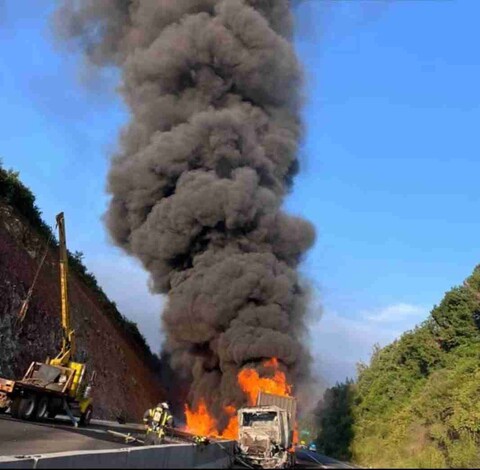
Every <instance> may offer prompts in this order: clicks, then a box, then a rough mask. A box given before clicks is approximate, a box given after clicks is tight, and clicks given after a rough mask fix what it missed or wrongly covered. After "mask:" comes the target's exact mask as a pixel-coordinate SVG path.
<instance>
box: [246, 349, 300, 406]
mask: <svg viewBox="0 0 480 470" xmlns="http://www.w3.org/2000/svg"><path fill="white" fill-rule="evenodd" d="M263 365H264V366H265V367H268V368H272V369H274V370H275V374H274V376H273V377H271V378H264V377H260V376H259V375H258V372H257V371H256V370H254V369H243V370H241V371H240V372H239V374H238V384H239V385H240V388H241V389H242V390H243V391H244V392H245V393H246V394H247V396H248V402H249V405H252V406H253V405H256V403H257V398H258V394H259V393H260V392H265V393H272V394H274V395H281V396H283V397H285V396H287V397H289V396H290V394H291V391H292V387H291V386H290V385H289V384H288V383H287V378H286V377H285V374H284V373H283V372H282V371H280V370H278V360H277V358H275V357H273V358H272V359H270V360H268V361H265V362H264V363H263Z"/></svg>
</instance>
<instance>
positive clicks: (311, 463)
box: [295, 449, 357, 468]
mask: <svg viewBox="0 0 480 470" xmlns="http://www.w3.org/2000/svg"><path fill="white" fill-rule="evenodd" d="M295 455H296V458H297V464H296V467H297V468H357V467H354V466H353V465H351V464H348V463H345V462H340V461H339V460H335V459H332V458H331V457H327V456H326V455H322V454H317V452H313V451H311V450H307V449H297V450H296V451H295Z"/></svg>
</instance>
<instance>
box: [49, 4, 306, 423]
mask: <svg viewBox="0 0 480 470" xmlns="http://www.w3.org/2000/svg"><path fill="white" fill-rule="evenodd" d="M55 23H56V28H57V31H58V32H59V33H60V35H61V36H62V37H63V38H65V39H67V40H69V41H73V42H74V43H76V44H78V45H80V46H81V48H82V50H83V51H84V53H85V56H86V58H87V60H88V62H89V63H90V64H94V65H97V66H116V67H119V68H120V69H121V71H122V85H121V94H122V96H123V98H124V100H125V102H126V104H127V105H128V108H129V110H130V113H131V122H130V124H129V125H128V126H127V128H126V129H124V130H123V132H122V134H121V137H120V150H119V153H118V154H117V155H116V156H114V158H113V160H112V164H111V169H110V174H109V181H108V191H109V193H110V194H111V196H112V199H111V203H110V207H109V210H108V213H107V214H106V221H107V225H108V228H109V231H110V233H111V235H112V237H113V239H114V240H115V242H116V243H117V244H118V245H119V246H121V247H122V248H123V249H124V250H125V251H126V252H127V253H129V254H130V255H132V256H135V257H137V258H139V259H140V260H141V261H142V263H143V265H144V266H145V268H146V269H148V271H149V272H150V274H151V279H152V286H153V290H154V291H155V292H161V293H168V305H167V308H166V310H165V312H164V314H163V328H164V330H165V333H166V337H167V340H166V344H165V349H166V351H167V352H168V354H169V355H170V357H171V360H172V366H173V367H174V370H176V371H177V372H178V371H181V372H183V373H184V374H185V375H186V376H187V377H188V380H189V382H190V384H191V385H190V395H189V399H190V402H191V403H192V404H193V405H195V404H196V403H198V400H199V399H200V398H201V397H203V398H205V399H206V400H207V403H208V404H209V406H210V408H211V410H212V411H213V412H214V413H215V414H216V416H217V417H219V418H221V415H222V409H223V406H224V405H229V404H233V405H236V406H238V405H240V404H242V403H243V402H244V396H243V394H242V392H241V391H240V390H239V389H238V387H237V384H236V375H237V373H238V372H239V370H240V369H241V368H243V367H256V368H259V369H261V365H260V364H261V362H262V360H264V359H265V358H270V357H272V356H275V357H277V358H278V359H279V361H280V363H281V365H282V368H283V369H284V370H285V371H286V372H287V374H288V377H289V379H290V380H291V381H292V382H293V383H298V381H299V380H301V378H302V377H304V376H305V375H306V374H307V373H308V363H309V359H308V353H307V351H306V350H305V348H304V346H303V344H302V333H303V329H304V312H305V291H304V289H303V288H302V287H301V286H300V283H299V277H298V275H297V272H296V268H297V266H298V263H299V262H300V260H301V257H302V254H303V253H304V252H305V251H306V250H307V249H308V248H309V247H310V246H311V245H312V243H313V240H314V231H313V228H312V226H311V225H310V224H309V223H307V222H306V221H304V220H302V219H299V218H296V217H291V216H288V215H286V214H285V213H284V212H282V210H281V204H282V200H283V198H284V196H285V194H286V192H287V191H288V189H289V187H290V185H291V183H292V178H293V177H294V175H295V174H296V173H297V170H298V160H297V151H298V145H299V140H300V138H301V133H302V126H301V122H300V117H299V109H300V104H301V99H300V98H301V96H300V91H299V90H300V88H301V73H300V67H299V64H298V61H297V58H296V56H295V53H294V50H293V47H292V44H291V36H292V15H291V12H290V5H289V2H288V1H287V0H141V1H139V0H130V1H126V0H101V1H99V0H82V1H79V2H76V1H73V0H67V1H65V2H64V3H63V4H62V5H61V6H60V7H59V9H58V11H57V12H56V16H55Z"/></svg>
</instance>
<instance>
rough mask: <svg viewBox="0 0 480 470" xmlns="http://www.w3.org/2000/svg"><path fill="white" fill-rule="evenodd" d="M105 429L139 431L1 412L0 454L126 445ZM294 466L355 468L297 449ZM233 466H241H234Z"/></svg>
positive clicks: (98, 448)
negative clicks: (35, 419) (78, 425)
mask: <svg viewBox="0 0 480 470" xmlns="http://www.w3.org/2000/svg"><path fill="white" fill-rule="evenodd" d="M108 430H114V431H117V432H121V433H125V434H127V433H131V434H132V435H133V436H136V435H138V434H139V430H138V426H137V429H136V428H135V425H128V424H127V425H120V424H117V423H113V422H104V421H95V420H94V421H93V422H92V424H91V425H90V426H88V427H87V428H74V427H73V426H72V425H71V423H70V422H68V421H66V420H65V421H58V420H57V421H46V422H44V423H33V422H27V421H20V420H16V419H13V418H11V417H9V416H5V415H0V457H2V456H25V455H36V454H48V453H53V452H67V451H77V450H102V449H120V448H125V447H128V446H132V445H135V444H128V445H127V444H125V442H124V441H123V440H122V439H121V438H119V437H116V436H113V435H111V434H110V433H109V432H108ZM296 456H297V465H296V467H297V468H355V467H354V466H352V465H350V464H347V463H343V462H339V461H338V460H335V459H332V458H330V457H326V456H324V455H321V454H317V453H316V452H311V451H308V450H306V449H297V451H296ZM234 468H242V466H238V465H235V467H234Z"/></svg>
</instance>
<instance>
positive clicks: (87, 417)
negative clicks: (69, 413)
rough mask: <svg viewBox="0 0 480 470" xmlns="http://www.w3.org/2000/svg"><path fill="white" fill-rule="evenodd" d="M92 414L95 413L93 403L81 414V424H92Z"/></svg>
mask: <svg viewBox="0 0 480 470" xmlns="http://www.w3.org/2000/svg"><path fill="white" fill-rule="evenodd" d="M92 414H93V407H92V405H88V406H87V409H86V410H85V411H84V412H83V413H82V415H81V416H80V422H79V424H80V426H88V425H89V424H90V421H91V420H92Z"/></svg>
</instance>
